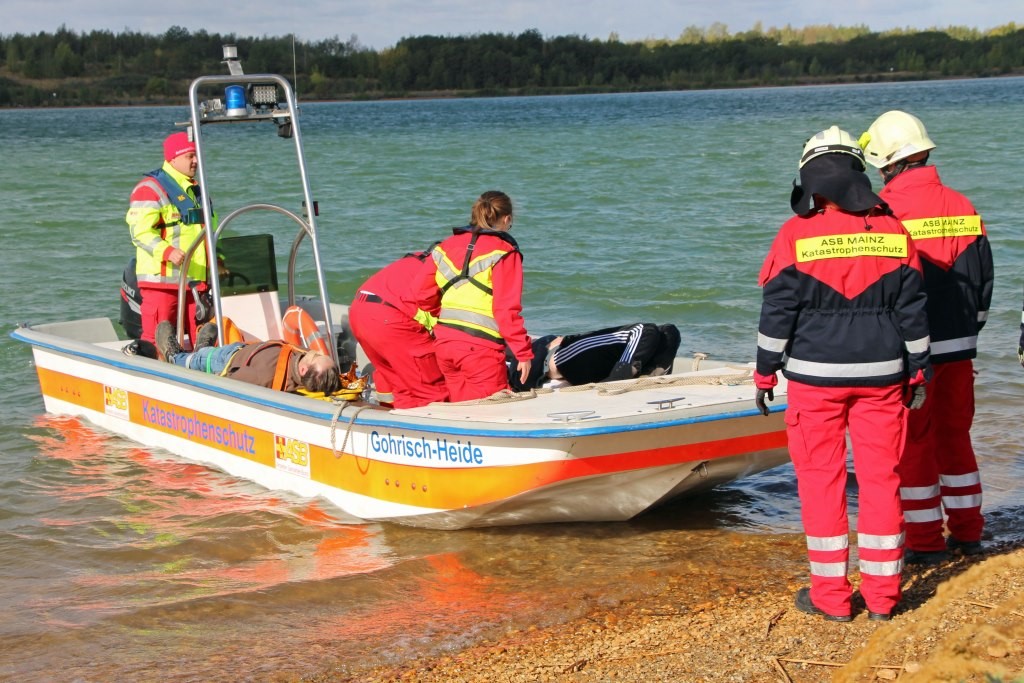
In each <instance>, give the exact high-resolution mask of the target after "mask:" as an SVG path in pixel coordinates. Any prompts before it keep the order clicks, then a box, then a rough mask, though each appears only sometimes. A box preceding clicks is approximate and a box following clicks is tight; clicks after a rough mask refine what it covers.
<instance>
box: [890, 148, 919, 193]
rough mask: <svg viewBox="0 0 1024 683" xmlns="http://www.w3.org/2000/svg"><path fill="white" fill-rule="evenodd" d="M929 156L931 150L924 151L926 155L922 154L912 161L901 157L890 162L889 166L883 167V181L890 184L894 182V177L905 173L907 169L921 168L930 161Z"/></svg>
mask: <svg viewBox="0 0 1024 683" xmlns="http://www.w3.org/2000/svg"><path fill="white" fill-rule="evenodd" d="M915 156H916V155H915ZM928 156H929V152H927V151H926V152H924V156H922V157H921V158H920V159H915V160H914V161H910V160H908V159H900V160H899V161H896V162H894V163H892V164H889V165H888V166H886V167H885V168H883V169H882V181H883V182H884V183H885V184H886V185H888V184H889V183H890V182H892V179H893V178H895V177H896V176H898V175H899V174H900V173H903V172H904V171H906V170H907V169H911V168H920V167H922V166H924V165H926V164H927V163H928Z"/></svg>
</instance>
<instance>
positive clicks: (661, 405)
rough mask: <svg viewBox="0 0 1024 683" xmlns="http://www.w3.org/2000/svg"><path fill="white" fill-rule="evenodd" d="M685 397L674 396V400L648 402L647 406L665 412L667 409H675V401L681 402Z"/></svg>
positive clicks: (661, 399)
mask: <svg viewBox="0 0 1024 683" xmlns="http://www.w3.org/2000/svg"><path fill="white" fill-rule="evenodd" d="M684 398H686V397H685V396H676V397H675V398H659V399H658V400H657V401H648V402H647V405H649V406H658V410H666V409H668V408H675V407H676V406H675V403H676V401H682V400H683V399H684Z"/></svg>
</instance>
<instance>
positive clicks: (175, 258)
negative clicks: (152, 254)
mask: <svg viewBox="0 0 1024 683" xmlns="http://www.w3.org/2000/svg"><path fill="white" fill-rule="evenodd" d="M167 260H168V261H170V262H171V263H173V264H174V265H176V266H180V265H181V262H182V261H184V260H185V252H183V251H182V250H181V249H178V248H177V247H172V248H171V250H170V251H169V252H167Z"/></svg>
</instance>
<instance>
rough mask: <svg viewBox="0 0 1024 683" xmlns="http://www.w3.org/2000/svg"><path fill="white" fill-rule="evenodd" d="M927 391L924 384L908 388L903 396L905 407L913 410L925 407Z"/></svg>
mask: <svg viewBox="0 0 1024 683" xmlns="http://www.w3.org/2000/svg"><path fill="white" fill-rule="evenodd" d="M924 396H925V389H924V385H923V384H917V385H915V386H912V387H907V390H906V391H905V392H904V394H903V405H905V406H906V407H908V408H910V409H911V410H917V409H918V408H920V407H921V406H923V405H924Z"/></svg>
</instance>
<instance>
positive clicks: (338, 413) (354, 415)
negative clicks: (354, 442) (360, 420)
mask: <svg viewBox="0 0 1024 683" xmlns="http://www.w3.org/2000/svg"><path fill="white" fill-rule="evenodd" d="M334 404H335V405H336V406H338V407H337V408H336V409H335V410H334V415H332V416H331V451H332V452H333V453H334V457H335V458H340V457H341V456H343V455H345V446H347V445H348V437H349V434H351V433H352V427H354V426H355V424H356V418H357V417H359V413H361V412H363V411H364V410H366V409H367V408H369V407H370V406H359V408H357V409H356V412H354V413H352V417H351V418H350V419H349V421H348V427H347V428H346V429H345V438H344V439H342V440H341V450H338V447H337V446H336V445H335V441H336V438H337V437H336V434H337V430H338V420H339V418H341V411H343V410H345V407H346V406H348V405H350V404H351V401H347V400H344V399H343V400H341V401H340V402H339V401H335V402H334Z"/></svg>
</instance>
